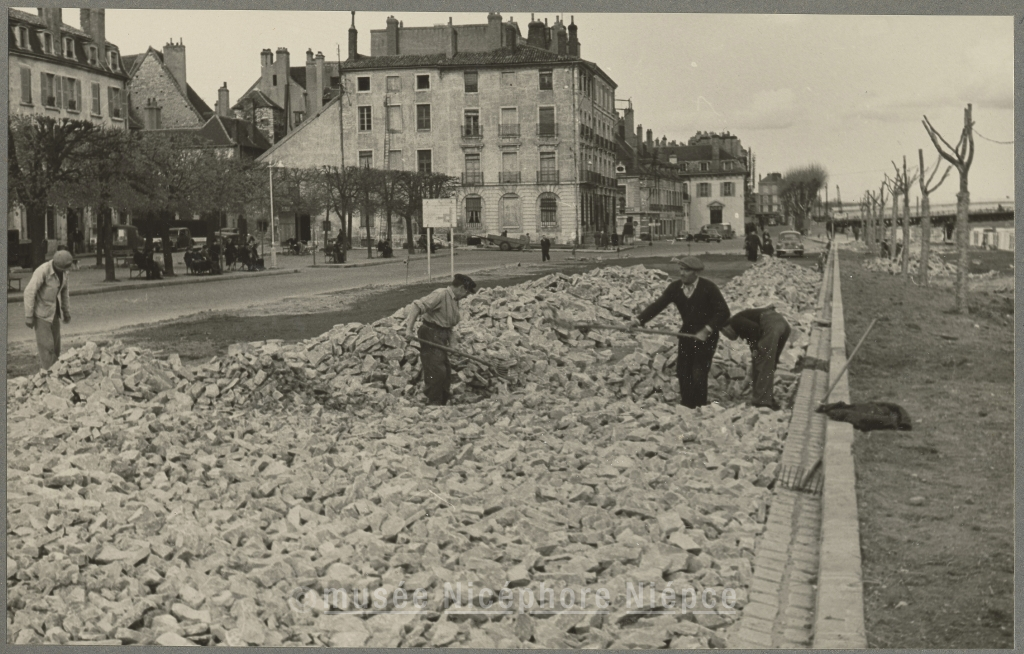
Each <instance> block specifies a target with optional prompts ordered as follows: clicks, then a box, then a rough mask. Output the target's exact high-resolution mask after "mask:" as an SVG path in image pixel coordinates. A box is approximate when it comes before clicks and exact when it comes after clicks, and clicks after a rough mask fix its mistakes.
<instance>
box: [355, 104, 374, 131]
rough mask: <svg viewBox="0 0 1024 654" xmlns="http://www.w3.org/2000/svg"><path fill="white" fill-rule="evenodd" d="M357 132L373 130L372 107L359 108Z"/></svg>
mask: <svg viewBox="0 0 1024 654" xmlns="http://www.w3.org/2000/svg"><path fill="white" fill-rule="evenodd" d="M358 111H359V131H360V132H369V131H371V130H373V107H359V108H358Z"/></svg>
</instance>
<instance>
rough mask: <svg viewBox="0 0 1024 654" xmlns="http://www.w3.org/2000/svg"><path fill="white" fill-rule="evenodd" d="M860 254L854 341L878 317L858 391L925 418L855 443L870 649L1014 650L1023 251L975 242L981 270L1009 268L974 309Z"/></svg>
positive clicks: (848, 267)
mask: <svg viewBox="0 0 1024 654" xmlns="http://www.w3.org/2000/svg"><path fill="white" fill-rule="evenodd" d="M944 256H951V255H944ZM862 261H863V256H857V255H852V254H845V255H844V258H843V259H842V261H841V268H842V270H843V273H844V274H843V302H844V307H845V313H846V334H847V339H848V342H849V345H853V344H855V343H856V342H857V340H858V339H859V338H860V337H861V335H862V334H863V333H864V330H865V329H866V328H867V326H868V323H869V322H870V321H871V319H872V318H875V317H877V318H879V322H878V323H877V324H876V325H875V328H874V329H873V330H872V332H871V335H870V336H869V337H868V340H867V341H865V344H864V346H863V347H862V349H861V351H860V352H859V353H858V354H857V358H856V359H855V360H854V361H853V362H852V363H851V365H850V384H851V391H850V393H851V400H852V401H853V402H858V401H871V400H883V401H891V402H896V403H897V404H900V405H901V406H903V407H904V408H905V409H907V411H908V412H909V413H910V414H911V416H912V417H913V419H914V429H913V431H911V432H889V431H879V432H870V433H861V432H858V433H857V439H856V442H855V445H854V455H855V458H856V469H857V497H858V504H859V512H860V529H861V553H862V557H863V574H864V600H865V617H866V622H867V632H868V646H869V647H872V648H932V647H934V648H1010V647H1013V564H1014V559H1013V536H1014V532H1013V499H1014V498H1013V484H1014V457H1013V455H1014V447H1013V445H1014V443H1013V435H1014V425H1013V412H1014V394H1013V381H1014V377H1013V375H1014V370H1013V361H1014V357H1013V329H1012V325H1013V291H1012V289H1013V278H1012V275H1013V269H1012V264H1013V253H1009V252H984V251H972V252H971V261H972V270H971V272H976V273H984V272H987V271H988V270H996V271H999V272H1000V273H1001V275H1000V277H999V278H997V281H995V282H993V281H991V280H989V281H986V282H984V283H983V284H979V285H978V286H982V287H983V289H985V290H975V291H974V292H973V297H972V300H971V308H972V312H973V314H972V315H970V316H966V317H965V316H960V315H956V314H954V313H953V312H952V308H953V305H954V296H953V291H952V288H950V287H948V286H943V287H939V288H922V287H918V286H915V285H913V284H908V285H905V284H904V283H903V282H902V281H901V280H900V278H899V277H893V276H890V275H887V274H883V273H873V272H868V271H867V270H865V269H864V268H863V267H861V262H862ZM1006 288H1008V289H1009V291H1008V292H1007V291H1006V290H1005V289H1006ZM1000 289H1003V290H1000ZM848 347H849V346H848Z"/></svg>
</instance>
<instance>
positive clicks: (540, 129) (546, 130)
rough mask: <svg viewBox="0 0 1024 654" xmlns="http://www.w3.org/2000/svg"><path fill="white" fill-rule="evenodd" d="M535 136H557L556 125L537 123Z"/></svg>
mask: <svg viewBox="0 0 1024 654" xmlns="http://www.w3.org/2000/svg"><path fill="white" fill-rule="evenodd" d="M537 136H539V137H541V138H554V137H556V136H558V125H556V124H548V123H537Z"/></svg>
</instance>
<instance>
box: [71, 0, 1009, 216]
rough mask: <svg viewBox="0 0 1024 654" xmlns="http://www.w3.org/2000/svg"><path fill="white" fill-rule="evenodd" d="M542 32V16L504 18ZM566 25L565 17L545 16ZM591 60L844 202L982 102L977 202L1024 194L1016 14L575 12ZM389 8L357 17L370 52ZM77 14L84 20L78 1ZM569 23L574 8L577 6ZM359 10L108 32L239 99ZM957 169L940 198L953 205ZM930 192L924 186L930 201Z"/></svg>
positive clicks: (189, 13) (110, 14)
mask: <svg viewBox="0 0 1024 654" xmlns="http://www.w3.org/2000/svg"><path fill="white" fill-rule="evenodd" d="M394 13H395V16H396V17H397V18H398V19H400V20H402V21H404V24H405V26H407V27H408V26H418V25H433V24H437V23H446V22H447V21H448V17H449V16H451V17H452V18H453V20H454V22H455V23H456V24H466V23H484V22H486V12H476V13H462V14H460V13H443V14H442V13H413V12H400V11H396V12H394ZM510 16H511V17H512V18H514V19H515V21H516V22H518V23H519V26H520V30H521V31H522V33H523V35H524V36H525V35H526V31H527V24H528V23H529V20H530V14H529V13H522V12H504V13H503V18H504V19H505V20H508V18H509V17H510ZM537 16H538V17H540V18H541V19H543V18H547V19H548V21H549V22H553V21H554V18H555V14H554V13H538V14H537ZM574 16H575V22H576V24H577V25H578V26H579V39H580V43H581V54H582V56H583V58H585V59H588V60H590V61H593V62H596V63H597V64H598V65H600V66H601V67H602V68H603V69H604V70H605V71H606V72H607V73H608V74H609V75H610V76H611V77H612V79H614V80H615V81H616V83H617V84H618V90H617V92H616V98H617V99H619V100H625V99H627V98H628V99H632V102H633V107H634V110H635V112H636V121H637V122H639V123H642V124H643V126H644V129H645V130H646V129H647V128H651V129H652V130H653V131H654V135H655V136H656V137H658V138H660V137H661V136H663V135H664V136H667V137H668V138H669V140H672V139H676V140H679V141H685V140H686V139H688V138H689V137H691V136H692V135H693V134H694V133H695V132H697V131H699V130H707V131H725V130H728V131H731V132H732V133H733V134H736V135H737V136H739V137H740V139H741V141H742V143H743V145H744V146H745V147H747V148H752V149H753V152H754V155H755V156H756V173H757V174H759V175H764V174H767V173H769V172H773V171H778V172H785V171H786V170H787V169H788V168H791V167H794V166H800V165H804V164H807V163H812V162H813V163H819V164H821V165H822V166H824V167H825V168H826V170H828V172H829V174H830V182H829V186H830V192H829V194H830V198H833V199H834V195H835V189H836V185H837V184H838V185H839V186H840V188H841V191H842V198H843V199H844V200H845V201H848V202H851V201H856V200H858V199H859V198H860V197H861V196H862V195H863V193H864V191H865V190H866V189H868V188H872V189H876V190H877V188H878V184H879V182H880V181H881V179H882V176H883V174H884V173H892V164H891V163H890V162H891V161H893V160H896V161H898V162H902V157H903V156H904V155H906V157H907V161H908V164H909V165H912V166H916V164H917V151H918V148H922V149H923V150H924V154H925V163H926V166H933V165H934V164H935V160H936V156H937V155H936V152H935V148H934V147H933V146H932V144H931V143H930V141H929V140H928V137H927V135H926V134H925V131H924V128H923V127H922V125H921V119H922V115H925V114H926V115H927V116H928V117H929V119H930V120H931V121H932V124H933V125H935V127H936V128H937V129H938V130H939V131H940V132H941V133H942V134H943V135H944V136H945V137H946V139H947V140H949V141H951V142H955V141H956V140H957V139H958V138H959V135H960V130H961V129H962V127H963V110H964V108H965V106H966V104H967V103H972V104H973V114H974V120H975V128H976V139H975V143H976V154H975V159H974V163H973V165H972V168H971V171H970V190H971V197H972V200H974V201H986V200H991V201H996V200H1006V198H1008V197H1009V198H1012V197H1013V195H1014V177H1013V163H1014V161H1013V145H1001V144H996V143H993V142H991V141H989V140H985V139H984V138H981V137H982V136H984V137H987V138H988V139H991V140H995V141H1013V138H1014V130H1013V107H1014V104H1013V102H1014V97H1013V93H1014V90H1013V22H1014V19H1013V18H1012V17H1008V16H1003V17H984V16H981V17H979V16H973V17H972V16H816V15H755V14H746V15H743V14H732V15H730V14H650V13H648V14H642V13H638V14H607V13H606V14H586V13H575V14H574ZM386 17H387V14H385V13H373V12H357V14H356V27H357V28H358V29H359V52H360V53H361V54H369V49H370V48H369V46H370V39H369V32H370V30H371V29H383V28H384V26H385V22H384V21H385V18H386ZM64 20H65V22H67V23H68V24H71V25H76V26H77V25H78V10H77V9H66V10H65V12H64ZM565 20H566V22H568V20H569V15H568V14H566V15H565ZM349 22H350V14H349V12H348V11H338V12H322V11H317V12H313V11H308V12H307V11H203V10H141V9H138V10H136V9H107V21H106V25H107V38H108V40H110V41H111V42H113V43H116V44H117V45H118V46H119V47H120V49H121V52H122V54H125V55H128V54H135V53H139V52H144V51H145V50H146V48H147V47H149V46H153V47H155V48H158V49H159V48H161V47H162V46H163V45H164V44H165V43H166V42H167V41H168V40H169V39H173V40H174V41H175V42H177V41H178V40H179V39H181V40H183V42H184V44H185V46H186V53H187V54H186V56H187V62H188V64H187V65H188V71H187V75H188V81H189V84H190V85H191V86H192V87H193V88H194V89H195V90H196V92H197V93H199V95H200V96H202V97H203V99H204V100H206V102H207V103H208V104H209V105H210V106H211V107H213V106H214V102H215V101H216V99H217V89H218V88H219V87H220V86H221V84H223V83H224V82H227V84H228V88H229V89H230V91H231V100H232V102H234V101H235V100H236V99H237V98H238V97H239V96H240V95H241V94H242V93H243V92H244V91H245V90H246V89H248V88H249V86H251V85H252V83H253V82H254V81H255V80H256V79H257V78H258V77H259V74H260V68H259V62H260V59H259V58H260V51H261V50H263V49H264V48H270V49H272V50H275V51H276V50H277V48H279V47H282V46H283V47H286V48H288V50H289V53H290V54H291V58H292V63H293V65H304V63H305V52H306V50H307V49H309V48H312V49H313V51H314V52H316V51H322V52H323V53H324V55H325V56H326V57H327V59H328V60H336V59H337V52H338V47H339V46H340V48H341V52H342V53H343V56H347V55H344V53H346V50H347V29H348V26H349ZM957 185H958V182H957V179H956V177H955V171H954V173H953V174H951V177H950V179H948V180H947V181H946V183H945V184H944V185H943V186H942V187H941V188H940V189H939V191H938V192H936V193H935V194H934V195H933V202H953V201H955V193H956V191H957ZM916 195H917V193H916V192H915V193H914V194H912V197H916Z"/></svg>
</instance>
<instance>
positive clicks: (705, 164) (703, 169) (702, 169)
mask: <svg viewBox="0 0 1024 654" xmlns="http://www.w3.org/2000/svg"><path fill="white" fill-rule="evenodd" d="M708 168H710V165H709V164H708V162H706V161H702V162H700V172H702V173H706V172H708Z"/></svg>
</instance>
